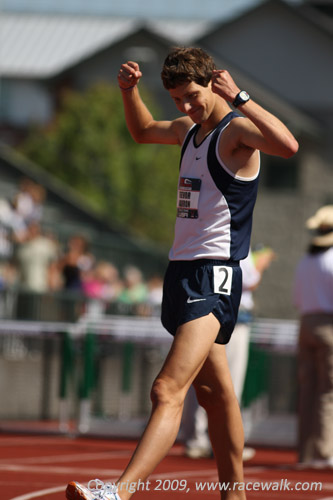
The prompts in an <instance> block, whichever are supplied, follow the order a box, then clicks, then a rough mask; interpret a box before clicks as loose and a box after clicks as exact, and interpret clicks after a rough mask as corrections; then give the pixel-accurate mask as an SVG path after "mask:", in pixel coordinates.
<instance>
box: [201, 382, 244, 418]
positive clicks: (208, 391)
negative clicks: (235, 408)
mask: <svg viewBox="0 0 333 500" xmlns="http://www.w3.org/2000/svg"><path fill="white" fill-rule="evenodd" d="M195 390H196V394H197V399H198V403H199V405H200V406H202V407H203V408H204V409H205V410H206V411H207V413H210V412H211V411H219V409H220V408H221V407H223V408H226V407H227V406H228V405H229V404H234V403H235V402H236V401H237V399H236V396H235V391H234V389H233V386H232V385H224V386H219V387H209V386H207V385H198V386H196V387H195Z"/></svg>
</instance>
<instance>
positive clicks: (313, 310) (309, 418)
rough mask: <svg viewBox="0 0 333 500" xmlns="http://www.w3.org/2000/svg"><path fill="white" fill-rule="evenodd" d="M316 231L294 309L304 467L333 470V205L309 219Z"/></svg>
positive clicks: (299, 274)
mask: <svg viewBox="0 0 333 500" xmlns="http://www.w3.org/2000/svg"><path fill="white" fill-rule="evenodd" d="M306 226H307V228H308V229H310V230H312V231H313V233H314V234H313V236H312V238H311V241H310V246H309V249H308V251H307V254H306V255H305V256H304V257H303V258H302V259H301V261H300V262H299V264H298V267H297V270H296V275H295V281H294V303H295V305H296V307H297V308H298V310H299V312H300V315H301V321H300V333H299V398H300V400H299V436H298V438H299V443H298V450H299V461H300V462H301V463H305V464H307V465H310V466H311V465H312V466H316V467H333V205H326V206H324V207H322V208H320V209H319V210H318V211H317V212H316V213H315V215H314V216H313V217H311V218H310V219H308V221H307V223H306Z"/></svg>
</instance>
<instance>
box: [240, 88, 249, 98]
mask: <svg viewBox="0 0 333 500" xmlns="http://www.w3.org/2000/svg"><path fill="white" fill-rule="evenodd" d="M239 97H240V99H242V101H248V100H249V98H250V96H249V94H248V93H247V92H245V90H242V91H241V92H240V93H239Z"/></svg>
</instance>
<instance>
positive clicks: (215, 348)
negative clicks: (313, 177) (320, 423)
mask: <svg viewBox="0 0 333 500" xmlns="http://www.w3.org/2000/svg"><path fill="white" fill-rule="evenodd" d="M141 77H142V73H141V71H140V68H139V65H138V64H137V63H136V62H133V61H129V62H127V63H125V64H123V65H122V66H121V69H120V71H119V74H118V82H119V86H120V89H121V91H122V96H123V101H124V109H125V116H126V121H127V126H128V129H129V131H130V133H131V134H132V136H133V138H134V140H135V141H137V142H139V143H159V144H178V145H179V146H181V147H182V150H181V167H180V174H179V183H178V199H177V220H176V226H175V238H174V243H173V245H172V248H171V250H170V254H169V258H170V262H169V266H168V269H167V271H166V276H165V281H164V293H163V304H162V323H163V325H164V326H165V328H166V329H167V330H168V331H169V332H170V333H171V334H172V335H173V336H174V341H173V344H172V346H171V349H170V352H169V354H168V356H167V358H166V361H165V363H164V365H163V367H162V369H161V371H160V373H159V374H158V376H157V378H156V380H155V381H154V383H153V387H152V391H151V399H152V413H151V416H150V419H149V422H148V424H147V427H146V429H145V432H144V434H143V436H142V438H141V440H140V442H139V444H138V446H137V448H136V451H135V452H134V454H133V457H132V459H131V460H130V462H129V464H128V466H127V468H126V470H125V471H124V473H123V474H122V476H121V477H120V478H119V481H118V482H117V487H116V486H113V485H108V484H103V483H102V482H101V481H99V480H92V481H91V482H90V484H89V485H88V488H86V487H85V486H83V485H80V484H79V483H76V482H72V483H70V484H69V485H68V487H67V492H66V494H67V499H68V500H79V499H83V500H95V499H103V500H128V499H129V498H130V497H131V496H132V495H133V488H126V485H129V484H130V485H133V484H134V485H135V484H138V483H139V482H140V484H142V481H145V480H146V479H147V478H148V476H149V475H150V474H151V473H152V472H153V470H154V469H155V467H156V466H157V464H158V463H159V462H160V461H161V460H162V459H163V458H164V457H165V455H166V454H167V453H168V451H169V450H170V448H171V446H172V445H173V443H174V441H175V439H176V436H177V433H178V430H179V425H180V420H181V415H182V410H183V404H184V399H185V396H186V393H187V391H188V389H189V387H190V385H191V384H193V385H194V387H195V390H196V393H197V397H198V401H199V403H200V404H201V405H202V406H203V407H204V408H205V409H206V411H207V415H208V428H209V435H210V439H211V442H212V447H213V450H214V455H215V459H216V462H217V468H218V474H219V481H220V483H224V484H227V483H228V484H229V487H228V488H226V491H221V493H220V494H221V499H223V500H244V499H245V498H246V497H245V492H244V483H243V464H242V451H243V446H244V437H243V427H242V421H241V414H240V409H239V405H238V402H237V398H236V396H235V393H234V389H233V385H232V381H231V377H230V374H229V369H228V365H227V361H226V355H225V347H224V345H223V344H226V343H227V342H228V341H229V339H230V336H231V333H232V331H233V328H234V325H235V322H236V319H237V312H238V306H239V301H240V295H241V288H242V287H241V282H242V278H241V270H240V267H239V261H240V260H241V259H244V258H245V257H246V256H247V254H248V251H249V243H250V235H251V225H252V212H253V208H254V204H255V199H256V194H257V187H258V176H259V162H260V160H259V151H262V152H264V153H266V154H271V155H278V156H282V157H284V158H288V157H290V156H292V155H293V154H295V153H296V152H297V149H298V143H297V141H296V140H295V138H294V137H293V135H292V134H291V133H290V131H289V130H288V129H287V128H286V127H285V125H283V124H282V123H281V122H280V120H278V119H277V118H276V117H275V116H273V115H272V114H270V113H268V112H267V111H265V110H264V109H263V108H262V107H260V106H259V105H258V104H256V103H255V102H254V101H253V100H252V99H250V96H249V95H248V94H247V93H246V92H245V91H243V90H241V89H240V88H239V87H238V86H237V85H236V83H235V82H234V80H233V79H232V78H231V76H230V74H229V73H228V72H227V71H225V70H216V67H215V64H214V62H213V60H212V58H211V57H210V56H209V55H208V54H206V53H205V52H204V51H203V50H201V49H198V48H176V49H174V50H173V51H172V52H171V53H170V54H169V55H168V56H167V58H166V60H165V63H164V66H163V70H162V80H163V84H164V87H165V88H166V89H167V90H168V91H169V93H170V96H171V98H172V99H173V101H174V102H175V104H176V106H177V108H178V110H179V111H180V112H181V113H183V114H184V115H185V116H183V117H181V118H177V119H175V120H172V121H155V120H154V118H153V116H152V115H151V113H150V112H149V110H148V109H147V107H146V106H145V104H144V102H143V101H142V99H141V97H140V94H139V90H138V83H139V80H140V79H141ZM230 104H232V105H233V106H234V107H235V108H239V109H240V110H241V112H242V114H243V115H245V116H243V117H240V116H239V115H238V114H236V113H235V112H232V111H231V108H230ZM147 168H148V166H147Z"/></svg>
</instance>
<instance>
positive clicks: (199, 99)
mask: <svg viewBox="0 0 333 500" xmlns="http://www.w3.org/2000/svg"><path fill="white" fill-rule="evenodd" d="M169 93H170V95H171V97H172V99H173V100H174V102H175V104H176V106H177V108H178V109H179V111H181V112H182V113H185V114H186V115H188V116H189V117H190V118H191V120H192V121H193V122H194V123H203V122H205V121H206V120H208V118H209V117H210V115H211V113H212V110H213V108H214V102H215V95H214V94H213V92H212V90H211V85H210V84H209V85H208V87H202V86H201V85H199V84H198V83H194V82H188V83H184V84H183V85H179V87H176V88H175V89H169Z"/></svg>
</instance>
